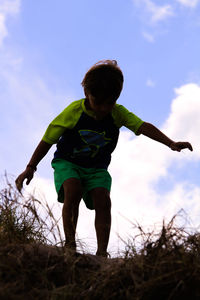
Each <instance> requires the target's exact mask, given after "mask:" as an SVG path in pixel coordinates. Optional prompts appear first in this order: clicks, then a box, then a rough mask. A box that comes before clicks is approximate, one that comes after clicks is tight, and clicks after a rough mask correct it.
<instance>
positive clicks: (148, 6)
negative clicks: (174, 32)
mask: <svg viewBox="0 0 200 300" xmlns="http://www.w3.org/2000/svg"><path fill="white" fill-rule="evenodd" d="M133 3H134V4H135V5H136V6H138V7H140V8H141V9H142V10H143V11H144V12H146V13H147V14H148V16H149V17H150V23H151V24H157V23H159V22H161V21H164V20H166V19H168V18H170V17H172V16H174V9H173V6H172V5H170V4H166V5H157V4H155V3H154V2H153V1H151V0H140V1H138V0H133Z"/></svg>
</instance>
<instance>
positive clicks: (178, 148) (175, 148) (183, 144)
mask: <svg viewBox="0 0 200 300" xmlns="http://www.w3.org/2000/svg"><path fill="white" fill-rule="evenodd" d="M169 147H170V148H171V149H172V150H173V151H178V152H180V151H181V150H182V149H186V148H188V149H189V150H190V151H193V149H192V145H191V144H190V143H188V142H172V143H171V144H170V145H169Z"/></svg>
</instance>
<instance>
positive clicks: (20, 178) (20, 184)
mask: <svg viewBox="0 0 200 300" xmlns="http://www.w3.org/2000/svg"><path fill="white" fill-rule="evenodd" d="M33 173H34V171H30V170H28V171H27V170H26V171H24V172H23V173H22V174H20V175H19V176H18V177H17V179H16V180H15V184H16V187H17V189H18V191H19V192H21V189H22V187H23V182H24V180H25V179H27V181H26V184H27V185H28V184H29V183H30V181H31V180H32V178H33Z"/></svg>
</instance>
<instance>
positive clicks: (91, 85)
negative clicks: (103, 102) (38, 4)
mask: <svg viewBox="0 0 200 300" xmlns="http://www.w3.org/2000/svg"><path fill="white" fill-rule="evenodd" d="M123 81H124V77H123V74H122V71H121V70H120V68H119V66H118V65H117V61H116V60H101V61H99V62H97V63H96V64H95V65H93V66H92V67H91V68H90V69H89V70H88V71H87V73H86V74H85V76H84V78H83V81H82V83H81V84H82V86H83V88H84V92H85V94H87V93H90V94H91V95H92V96H94V97H97V98H101V99H103V98H107V97H112V98H113V100H114V101H116V100H117V98H118V97H119V95H120V93H121V90H122V87H123Z"/></svg>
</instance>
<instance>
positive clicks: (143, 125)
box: [137, 122, 152, 135]
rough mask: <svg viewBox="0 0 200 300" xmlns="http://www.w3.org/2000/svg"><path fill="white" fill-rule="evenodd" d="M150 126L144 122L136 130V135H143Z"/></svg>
mask: <svg viewBox="0 0 200 300" xmlns="http://www.w3.org/2000/svg"><path fill="white" fill-rule="evenodd" d="M151 125H152V124H150V123H147V122H144V123H142V125H141V126H140V127H139V128H138V131H137V134H138V135H139V134H145V133H146V131H147V130H148V128H149V127H150V126H151Z"/></svg>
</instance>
